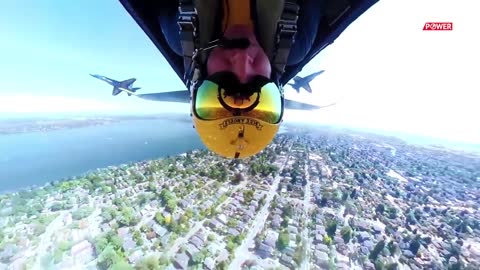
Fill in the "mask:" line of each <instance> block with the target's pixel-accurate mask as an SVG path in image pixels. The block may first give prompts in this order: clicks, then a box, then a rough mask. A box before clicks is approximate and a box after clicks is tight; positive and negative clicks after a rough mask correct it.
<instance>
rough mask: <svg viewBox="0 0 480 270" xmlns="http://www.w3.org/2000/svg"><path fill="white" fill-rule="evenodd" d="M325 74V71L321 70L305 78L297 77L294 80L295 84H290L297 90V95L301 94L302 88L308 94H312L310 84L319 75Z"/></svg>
mask: <svg viewBox="0 0 480 270" xmlns="http://www.w3.org/2000/svg"><path fill="white" fill-rule="evenodd" d="M323 72H325V70H320V71H317V72H314V73H312V74H310V75H308V76H307V77H305V78H302V77H300V76H295V77H294V78H293V82H294V83H288V85H290V86H291V87H292V88H293V89H295V90H297V93H300V88H303V89H305V90H306V91H307V92H309V93H312V88H310V82H311V81H312V80H313V79H314V78H315V77H317V76H318V75H320V74H322V73H323Z"/></svg>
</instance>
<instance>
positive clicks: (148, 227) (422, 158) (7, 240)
mask: <svg viewBox="0 0 480 270" xmlns="http://www.w3.org/2000/svg"><path fill="white" fill-rule="evenodd" d="M479 187H480V158H479V157H478V156H474V155H471V154H468V153H458V152H455V151H449V150H448V149H439V148H434V147H429V148H426V147H420V146H414V145H410V144H407V143H405V142H404V141H401V140H399V139H395V138H391V137H381V136H376V135H371V136H370V135H365V134H344V133H335V132H315V131H311V130H304V131H296V132H290V133H284V134H279V135H278V136H277V137H276V138H275V140H274V142H273V143H272V144H271V145H269V147H268V148H267V149H265V150H264V151H262V152H261V153H260V154H258V155H256V156H254V157H252V158H248V159H244V160H228V159H223V158H221V157H218V156H216V155H214V154H212V153H210V152H208V151H206V150H194V151H190V152H187V153H185V154H182V155H179V156H172V157H166V158H162V159H158V160H150V161H143V162H138V163H132V164H125V165H122V166H115V167H113V166H112V167H108V168H104V169H99V170H97V171H95V172H91V173H88V174H86V175H83V176H78V177H74V178H71V179H66V180H64V181H57V182H52V183H49V184H47V185H45V186H43V187H36V188H29V189H25V190H21V191H17V192H14V193H5V194H1V195H0V269H171V270H173V269H209V270H210V269H339V270H341V269H479V268H480V211H479V204H480V201H479V198H480V189H479Z"/></svg>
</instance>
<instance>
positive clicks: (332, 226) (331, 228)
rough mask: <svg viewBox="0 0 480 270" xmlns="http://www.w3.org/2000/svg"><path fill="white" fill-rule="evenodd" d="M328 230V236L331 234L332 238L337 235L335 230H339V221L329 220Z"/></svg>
mask: <svg viewBox="0 0 480 270" xmlns="http://www.w3.org/2000/svg"><path fill="white" fill-rule="evenodd" d="M326 231H327V234H328V236H330V238H333V237H335V232H336V231H337V221H336V220H330V221H328V222H327V229H326Z"/></svg>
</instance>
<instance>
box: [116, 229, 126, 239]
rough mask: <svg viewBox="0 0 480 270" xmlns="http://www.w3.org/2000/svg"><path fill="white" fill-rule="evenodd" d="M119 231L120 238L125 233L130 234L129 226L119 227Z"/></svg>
mask: <svg viewBox="0 0 480 270" xmlns="http://www.w3.org/2000/svg"><path fill="white" fill-rule="evenodd" d="M117 233H118V236H119V237H120V238H123V237H125V235H127V234H128V227H122V228H119V229H118V230H117Z"/></svg>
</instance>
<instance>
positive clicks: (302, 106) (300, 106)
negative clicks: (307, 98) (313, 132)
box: [285, 99, 335, 111]
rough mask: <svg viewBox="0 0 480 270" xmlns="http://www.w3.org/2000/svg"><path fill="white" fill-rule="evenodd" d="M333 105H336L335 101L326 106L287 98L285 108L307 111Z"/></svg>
mask: <svg viewBox="0 0 480 270" xmlns="http://www.w3.org/2000/svg"><path fill="white" fill-rule="evenodd" d="M333 105H335V103H333V104H329V105H325V106H318V105H313V104H308V103H303V102H299V101H295V100H290V99H285V109H290V110H307V111H310V110H318V109H322V108H326V107H330V106H333Z"/></svg>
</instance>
